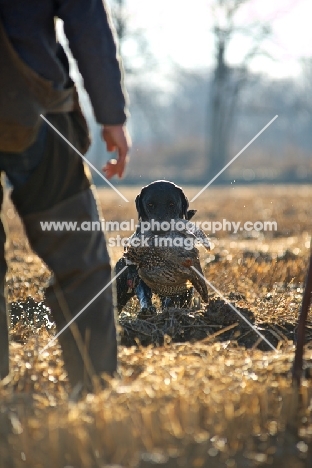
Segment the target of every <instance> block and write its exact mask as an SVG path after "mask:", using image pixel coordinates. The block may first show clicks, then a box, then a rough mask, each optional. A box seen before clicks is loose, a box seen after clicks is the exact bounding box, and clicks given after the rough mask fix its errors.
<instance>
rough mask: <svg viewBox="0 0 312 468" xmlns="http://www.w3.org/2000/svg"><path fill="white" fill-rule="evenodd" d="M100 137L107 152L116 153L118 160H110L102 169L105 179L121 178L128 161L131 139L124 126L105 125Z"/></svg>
mask: <svg viewBox="0 0 312 468" xmlns="http://www.w3.org/2000/svg"><path fill="white" fill-rule="evenodd" d="M102 137H103V140H104V141H105V143H106V148H107V151H117V153H118V158H117V160H116V159H111V160H110V161H108V162H107V164H106V165H105V166H104V167H103V169H102V170H103V172H104V173H105V176H106V177H107V179H111V178H112V177H113V176H114V175H118V177H119V178H121V177H122V176H123V173H124V170H125V167H126V163H127V161H128V157H127V155H128V152H129V149H130V147H131V137H130V135H129V133H128V130H127V127H126V126H125V125H105V126H104V127H103V129H102Z"/></svg>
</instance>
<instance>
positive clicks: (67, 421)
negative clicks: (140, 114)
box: [0, 187, 312, 468]
mask: <svg viewBox="0 0 312 468" xmlns="http://www.w3.org/2000/svg"><path fill="white" fill-rule="evenodd" d="M137 191H138V190H132V189H131V190H130V189H129V190H128V191H127V197H128V198H129V199H130V200H132V199H133V198H134V194H135V193H136V192H137ZM190 192H191V191H190ZM311 192H312V189H311V188H306V187H303V188H287V189H273V188H272V189H270V191H268V190H267V189H264V188H261V187H260V188H259V187H257V188H253V189H247V188H246V189H245V188H244V189H236V191H234V190H233V191H231V193H230V194H229V193H228V191H226V190H223V191H222V190H221V189H220V190H219V189H218V190H217V189H215V190H211V189H209V198H208V193H207V197H206V198H205V197H204V198H203V199H202V200H201V199H198V200H197V201H196V202H195V203H194V208H198V209H199V213H198V215H197V219H212V218H213V217H215V219H216V217H217V216H220V217H221V219H222V218H227V219H229V220H233V221H236V220H238V219H240V216H241V217H242V218H243V219H242V220H243V221H244V220H247V219H248V220H250V219H251V220H253V221H256V220H261V219H268V218H269V219H278V228H279V230H278V232H277V233H275V234H272V233H267V234H265V235H264V236H261V235H257V234H256V233H253V234H252V236H246V235H244V234H239V235H238V236H236V237H235V236H233V235H230V234H229V233H227V234H225V233H220V235H218V238H216V239H213V241H214V244H215V248H214V250H212V252H211V254H209V255H207V254H206V253H204V252H203V253H202V258H201V261H202V265H203V266H204V271H205V276H206V277H207V278H208V279H209V281H211V282H212V283H213V284H214V285H215V286H216V287H217V288H218V289H219V290H221V291H222V293H223V294H224V295H225V297H226V298H227V299H229V300H230V301H231V302H232V303H233V304H234V305H235V306H236V307H237V308H238V309H239V310H240V311H241V312H242V313H243V314H244V315H245V317H246V318H248V320H250V321H251V322H252V323H253V324H254V325H255V326H256V327H257V328H258V329H259V331H260V332H261V333H263V334H264V335H265V337H266V338H267V339H269V340H270V341H271V342H272V344H273V345H274V346H276V348H277V352H274V351H269V350H268V346H267V345H266V344H265V343H264V342H263V341H262V342H261V341H259V339H258V336H257V335H256V334H255V332H254V331H252V330H250V329H249V328H248V327H247V326H246V324H245V322H244V321H242V320H241V319H240V318H239V317H237V316H236V315H235V313H234V312H233V311H232V310H231V309H230V308H229V306H228V305H227V304H226V302H225V301H224V300H222V299H220V298H219V297H218V296H217V295H215V294H214V293H213V292H212V291H209V293H210V303H209V304H208V305H205V304H202V305H200V306H198V304H197V308H195V307H194V308H193V309H192V310H181V309H168V310H165V311H163V312H161V311H160V310H158V313H157V314H156V315H152V316H145V317H142V316H141V315H140V314H139V313H138V305H137V302H136V301H135V300H133V301H131V302H130V303H129V304H128V305H127V307H126V308H125V310H124V311H123V312H122V314H121V316H120V320H119V322H120V335H121V345H120V348H119V359H120V375H121V377H120V379H113V380H111V381H110V382H109V383H108V387H107V389H106V390H105V391H102V392H100V393H99V394H96V395H88V396H87V397H86V398H84V399H83V400H81V401H79V402H75V401H74V396H73V395H71V396H68V392H69V388H68V383H67V377H66V373H65V371H64V368H63V362H62V358H61V352H60V348H59V346H58V344H57V343H54V344H53V345H52V346H51V348H49V349H48V350H47V351H46V352H44V353H43V354H41V355H39V351H40V349H42V348H43V347H44V345H45V344H46V343H47V342H48V340H49V339H50V338H51V336H53V333H54V326H53V323H52V322H51V318H50V317H49V311H48V310H47V309H45V307H44V303H43V302H40V301H43V299H44V294H43V288H44V285H45V283H46V281H47V280H48V278H49V272H48V271H47V270H46V268H45V266H44V265H43V264H42V262H41V261H40V260H39V259H38V258H37V257H36V256H35V255H33V253H32V252H31V251H30V250H29V248H28V246H27V244H25V239H24V237H23V234H22V233H21V231H20V225H19V223H18V221H17V219H16V215H14V213H13V211H12V208H11V207H10V206H9V205H6V208H5V210H6V213H7V215H8V221H9V224H10V227H11V231H12V237H11V240H10V244H9V246H8V256H9V259H10V270H9V274H8V291H9V300H10V302H11V304H12V305H11V309H12V313H11V318H12V328H11V339H12V342H11V359H12V375H11V377H10V378H9V379H7V380H6V381H4V382H3V383H2V384H0V396H1V403H0V468H2V467H5V468H11V467H14V468H15V467H16V468H20V467H27V468H28V467H31V468H46V467H47V468H49V467H51V468H52V467H53V468H55V467H57V468H59V467H60V468H61V467H62V468H63V467H75V468H80V467H83V468H84V467H86V468H95V467H104V466H112V465H114V466H115V467H116V466H119V467H120V466H122V467H132V466H133V467H136V466H138V467H144V468H145V467H150V466H166V467H183V466H185V467H213V468H214V467H216V468H217V467H218V468H219V467H221V468H222V467H224V468H229V467H253V466H274V467H281V468H282V467H283V468H284V467H285V468H297V467H298V468H299V467H300V468H301V467H308V466H311V464H312V460H311V458H312V454H311V444H312V383H311V380H310V379H308V378H305V379H304V380H303V385H302V388H301V390H300V393H297V391H296V389H294V388H293V387H292V385H291V378H290V371H291V366H292V360H293V356H294V346H293V341H292V340H293V336H294V326H295V323H296V319H297V314H298V310H299V307H300V301H301V297H302V287H303V280H304V274H305V267H306V264H307V252H308V246H309V239H310V236H309V233H310V232H311V225H310V224H309V223H310V221H309V220H310V219H311V215H312V208H311V203H310V200H311ZM190 194H191V193H188V195H190ZM229 195H230V196H229ZM116 197H117V195H116V196H115V195H114V194H112V192H110V191H103V193H102V195H101V201H102V202H103V203H102V204H103V209H104V214H105V218H106V219H118V218H119V219H123V218H125V217H126V218H131V217H132V216H135V213H134V209H133V204H130V205H131V206H130V207H126V205H125V204H123V203H122V202H120V201H119V200H118V199H116ZM207 200H208V201H209V203H208V202H207ZM113 203H114V208H113ZM119 205H120V206H119ZM126 210H127V211H126ZM125 212H126V214H127V216H125ZM233 216H235V218H233ZM120 254H121V251H120V249H119V250H118V251H114V250H113V251H112V252H111V255H112V257H113V260H114V261H116V259H117V258H118V256H119V255H120ZM155 301H156V305H157V304H158V303H157V299H156V298H155ZM310 363H312V324H311V321H310V322H309V323H308V325H307V344H306V352H305V366H306V370H305V376H306V377H308V376H309V369H308V367H309V365H310Z"/></svg>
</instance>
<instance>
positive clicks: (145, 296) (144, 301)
mask: <svg viewBox="0 0 312 468" xmlns="http://www.w3.org/2000/svg"><path fill="white" fill-rule="evenodd" d="M135 293H136V295H137V296H138V299H139V301H140V308H141V311H140V313H141V314H147V313H148V312H152V313H155V312H156V308H155V307H154V306H153V304H152V294H153V293H152V290H151V289H150V288H149V287H148V286H147V285H146V284H145V283H144V281H142V280H140V281H139V284H138V285H137V287H136V288H135Z"/></svg>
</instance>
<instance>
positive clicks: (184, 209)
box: [176, 185, 195, 219]
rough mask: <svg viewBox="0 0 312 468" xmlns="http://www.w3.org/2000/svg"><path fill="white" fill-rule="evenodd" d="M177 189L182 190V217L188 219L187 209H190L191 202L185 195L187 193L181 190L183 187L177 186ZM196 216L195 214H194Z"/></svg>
mask: <svg viewBox="0 0 312 468" xmlns="http://www.w3.org/2000/svg"><path fill="white" fill-rule="evenodd" d="M176 188H177V189H179V190H180V196H181V202H182V217H183V218H185V219H188V217H187V213H188V211H187V209H188V207H189V201H188V199H187V197H186V195H185V193H184V192H183V190H182V189H181V187H178V186H177V185H176ZM194 214H195V213H194Z"/></svg>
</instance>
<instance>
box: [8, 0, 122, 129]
mask: <svg viewBox="0 0 312 468" xmlns="http://www.w3.org/2000/svg"><path fill="white" fill-rule="evenodd" d="M0 17H1V21H2V23H3V25H4V28H5V30H6V32H7V34H8V36H9V38H10V40H11V43H12V45H13V46H14V48H15V50H16V51H17V52H18V54H19V56H20V57H21V58H22V59H23V60H24V61H25V62H26V63H27V65H29V66H30V67H31V68H32V69H33V70H35V71H36V72H37V73H38V74H39V75H41V76H43V77H44V78H46V79H48V80H51V81H52V82H53V83H54V86H55V87H56V88H58V89H60V88H62V87H64V86H65V84H66V83H67V81H68V72H67V70H66V67H64V66H63V65H62V63H61V61H60V60H59V59H58V57H57V50H58V45H57V41H56V35H55V23H54V19H55V17H58V18H60V19H62V20H63V21H64V31H65V34H66V36H67V39H68V42H69V47H70V49H71V52H72V54H73V56H74V57H75V59H76V60H77V64H78V68H79V71H80V73H81V75H82V77H83V80H84V86H85V88H86V90H87V92H88V94H89V96H90V99H91V103H92V106H93V110H94V114H95V117H96V120H97V121H98V122H99V123H101V124H106V125H117V124H122V123H124V122H125V120H126V104H125V96H124V92H123V89H122V84H121V83H122V76H121V67H120V63H119V60H118V58H117V53H116V44H115V41H114V38H113V34H112V30H111V27H110V23H109V19H108V15H107V12H106V10H105V7H104V5H103V3H102V0H0ZM0 73H1V70H0Z"/></svg>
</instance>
